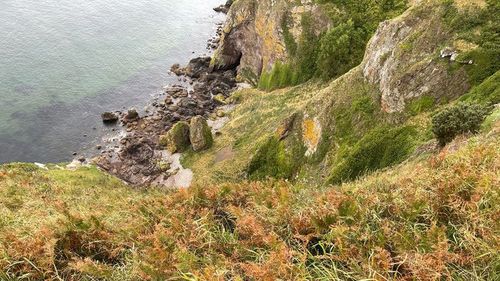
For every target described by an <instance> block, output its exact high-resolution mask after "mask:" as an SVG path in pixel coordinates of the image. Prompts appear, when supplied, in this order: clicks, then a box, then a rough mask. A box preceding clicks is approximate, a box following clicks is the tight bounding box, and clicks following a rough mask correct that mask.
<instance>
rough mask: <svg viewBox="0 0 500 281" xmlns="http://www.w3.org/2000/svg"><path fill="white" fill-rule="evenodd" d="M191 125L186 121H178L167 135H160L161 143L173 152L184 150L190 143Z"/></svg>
mask: <svg viewBox="0 0 500 281" xmlns="http://www.w3.org/2000/svg"><path fill="white" fill-rule="evenodd" d="M189 131H190V128H189V125H188V123H186V122H183V121H181V122H177V123H176V124H175V125H174V126H173V127H172V128H171V129H170V130H169V131H168V132H167V133H166V134H165V135H163V136H160V145H161V146H164V147H165V148H166V149H167V150H168V151H170V152H171V153H176V152H183V151H185V150H186V149H187V148H188V147H189V144H190V141H189Z"/></svg>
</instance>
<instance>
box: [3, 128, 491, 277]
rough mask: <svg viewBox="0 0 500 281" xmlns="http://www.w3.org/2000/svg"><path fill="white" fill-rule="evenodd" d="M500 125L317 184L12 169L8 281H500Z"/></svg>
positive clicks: (6, 235) (7, 191)
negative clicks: (135, 180)
mask: <svg viewBox="0 0 500 281" xmlns="http://www.w3.org/2000/svg"><path fill="white" fill-rule="evenodd" d="M499 126H500V124H499V123H498V120H496V121H495V122H493V128H494V129H493V130H492V131H490V132H487V133H485V134H482V135H478V136H476V137H472V138H471V139H469V140H457V141H455V143H454V144H452V145H450V146H448V147H446V148H445V149H444V150H442V151H441V152H440V153H438V154H435V155H431V156H426V157H424V158H420V159H417V160H413V161H410V162H406V163H405V164H402V165H400V166H398V167H396V168H393V169H391V170H387V171H383V172H377V173H375V174H372V175H370V176H368V177H364V178H361V179H360V180H358V181H355V182H351V183H349V184H344V185H340V186H328V187H323V188H320V189H318V188H315V187H312V186H304V185H301V184H291V183H289V182H283V181H275V180H270V181H263V182H240V183H226V184H218V185H198V186H196V187H192V188H190V189H187V190H179V191H176V192H171V193H168V194H165V193H159V192H157V191H154V190H148V191H138V190H134V189H132V188H130V187H127V186H124V185H123V184H122V183H121V182H119V181H118V180H116V179H114V178H112V177H110V176H107V175H105V174H103V173H101V172H100V171H98V170H97V169H95V168H83V169H80V170H77V171H74V172H73V171H67V170H60V169H57V168H54V167H52V168H50V169H49V170H44V169H40V168H37V167H36V166H33V165H28V164H12V165H6V166H5V165H4V166H1V167H0V193H1V197H0V198H2V201H1V203H0V208H1V210H2V214H3V216H2V220H1V223H0V238H1V239H0V241H2V242H1V243H0V272H2V273H1V275H0V276H1V277H0V279H5V280H14V279H16V278H19V279H21V280H42V279H43V280H50V279H52V280H57V279H58V278H61V279H64V280H96V279H99V280H165V279H168V280H220V279H230V280H276V279H277V278H280V279H283V280H360V279H364V280H375V279H377V280H408V279H410V280H411V279H416V280H430V279H453V280H496V279H498V278H499V277H500V276H499V275H498V270H497V269H498V267H499V266H500V253H499V250H498V249H499V247H500V240H499V239H498V237H499V234H500V233H499V232H498V231H499V229H498V213H499V211H500V210H499V206H500V194H499V193H498V186H499V185H500V181H499V179H500V177H499V175H500V161H499V160H498V159H500V158H499V157H498V155H499V152H500V151H499V147H500V143H499V139H500V138H498V135H497V134H498V133H496V134H495V133H492V132H495V131H496V132H498V128H499ZM495 128H496V129H495Z"/></svg>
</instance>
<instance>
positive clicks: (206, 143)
mask: <svg viewBox="0 0 500 281" xmlns="http://www.w3.org/2000/svg"><path fill="white" fill-rule="evenodd" d="M189 140H190V141H191V144H192V146H193V150H194V151H202V150H205V149H208V148H210V147H211V146H212V144H213V142H214V140H213V136H212V131H211V130H210V127H209V126H208V124H207V121H206V120H205V119H204V118H203V117H202V116H196V117H193V118H192V119H191V124H190V125H189Z"/></svg>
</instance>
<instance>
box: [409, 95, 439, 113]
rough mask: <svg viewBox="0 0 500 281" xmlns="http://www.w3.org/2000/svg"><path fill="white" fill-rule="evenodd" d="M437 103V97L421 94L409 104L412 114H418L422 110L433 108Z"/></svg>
mask: <svg viewBox="0 0 500 281" xmlns="http://www.w3.org/2000/svg"><path fill="white" fill-rule="evenodd" d="M435 103H436V99H435V98H434V97H432V96H425V95H424V96H421V97H418V98H417V99H414V100H412V101H411V102H410V104H409V105H408V106H407V108H408V110H409V112H410V114H412V115H417V114H419V113H422V112H426V111H429V110H431V109H432V108H433V107H434V105H435Z"/></svg>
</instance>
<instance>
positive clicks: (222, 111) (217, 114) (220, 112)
mask: <svg viewBox="0 0 500 281" xmlns="http://www.w3.org/2000/svg"><path fill="white" fill-rule="evenodd" d="M215 115H216V116H217V117H219V118H221V117H224V116H226V113H225V112H224V110H221V109H219V110H217V111H216V112H215Z"/></svg>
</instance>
